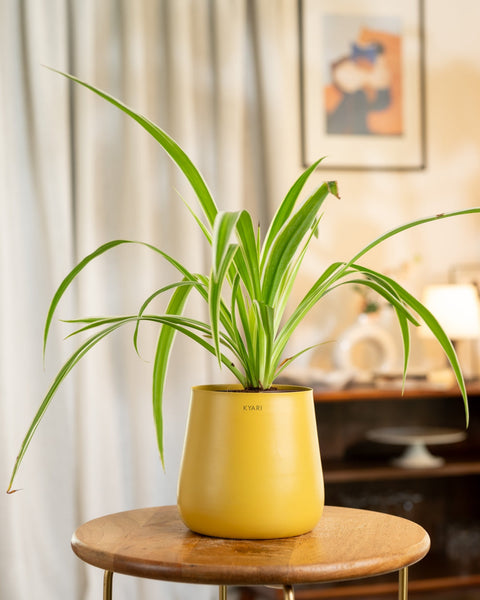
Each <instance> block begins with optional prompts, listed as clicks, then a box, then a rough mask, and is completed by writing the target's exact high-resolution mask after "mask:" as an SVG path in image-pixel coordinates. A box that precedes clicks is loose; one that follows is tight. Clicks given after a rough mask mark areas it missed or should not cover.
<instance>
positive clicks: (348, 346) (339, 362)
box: [333, 313, 397, 381]
mask: <svg viewBox="0 0 480 600" xmlns="http://www.w3.org/2000/svg"><path fill="white" fill-rule="evenodd" d="M377 320H378V319H377V318H376V315H368V314H364V313H362V314H361V315H360V316H359V317H358V319H357V321H356V322H355V323H354V324H353V325H352V326H351V327H349V328H348V329H346V330H345V331H344V332H343V334H342V335H341V336H340V337H339V338H338V340H337V343H336V344H335V348H334V351H333V360H334V363H335V366H336V367H337V368H338V369H341V370H342V371H347V372H351V373H353V374H354V376H355V379H356V380H357V381H369V380H370V379H372V378H373V375H374V374H381V373H389V372H391V371H392V370H393V369H394V368H395V365H396V359H397V350H396V347H395V343H394V341H393V339H392V337H391V336H390V334H389V333H388V331H387V330H386V329H384V328H383V327H382V326H381V325H380V324H379V323H378V322H377Z"/></svg>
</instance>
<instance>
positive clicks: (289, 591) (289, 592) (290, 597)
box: [283, 585, 295, 600]
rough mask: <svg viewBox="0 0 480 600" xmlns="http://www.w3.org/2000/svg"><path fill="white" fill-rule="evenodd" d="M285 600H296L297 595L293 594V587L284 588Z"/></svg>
mask: <svg viewBox="0 0 480 600" xmlns="http://www.w3.org/2000/svg"><path fill="white" fill-rule="evenodd" d="M283 600H295V594H294V593H293V586H292V585H284V586H283Z"/></svg>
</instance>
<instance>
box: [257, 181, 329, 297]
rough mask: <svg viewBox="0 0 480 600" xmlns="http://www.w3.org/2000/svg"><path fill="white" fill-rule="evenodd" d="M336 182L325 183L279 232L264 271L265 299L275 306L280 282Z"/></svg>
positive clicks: (263, 288)
mask: <svg viewBox="0 0 480 600" xmlns="http://www.w3.org/2000/svg"><path fill="white" fill-rule="evenodd" d="M334 191H336V188H335V187H333V184H330V183H324V184H323V185H322V186H321V187H320V188H318V190H316V192H315V193H314V194H312V196H310V198H309V199H308V200H307V201H306V202H305V204H303V206H302V207H301V208H300V209H299V210H298V211H297V212H296V213H295V214H294V215H293V216H292V217H291V218H290V220H289V221H288V222H287V223H286V224H285V226H284V227H283V229H282V230H281V231H280V233H279V234H278V235H277V236H276V238H275V241H274V243H273V244H272V247H271V249H270V252H269V255H268V257H267V260H266V263H265V269H264V273H263V287H262V292H263V299H264V300H265V302H266V303H267V304H269V305H271V306H273V305H274V304H275V302H276V299H277V292H278V286H279V284H280V281H281V279H282V277H283V274H284V273H285V271H286V270H287V269H288V267H289V265H290V261H291V260H292V259H293V257H294V256H295V254H296V252H297V250H298V247H299V246H300V244H301V242H302V240H303V238H304V236H305V234H306V233H307V231H308V230H309V229H310V227H311V226H312V224H313V223H315V220H316V218H317V213H318V211H319V209H320V207H321V205H322V204H323V201H324V200H325V198H326V197H327V195H328V194H329V193H330V192H332V193H334Z"/></svg>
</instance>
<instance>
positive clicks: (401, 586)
mask: <svg viewBox="0 0 480 600" xmlns="http://www.w3.org/2000/svg"><path fill="white" fill-rule="evenodd" d="M398 600H408V567H404V568H403V569H400V571H399V572H398Z"/></svg>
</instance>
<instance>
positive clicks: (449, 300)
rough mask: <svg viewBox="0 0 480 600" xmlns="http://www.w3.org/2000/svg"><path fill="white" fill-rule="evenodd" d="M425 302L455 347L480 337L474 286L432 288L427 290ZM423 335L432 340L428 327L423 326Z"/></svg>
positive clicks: (479, 312)
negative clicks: (462, 342)
mask: <svg viewBox="0 0 480 600" xmlns="http://www.w3.org/2000/svg"><path fill="white" fill-rule="evenodd" d="M423 303H424V305H425V306H426V307H427V308H428V309H429V310H430V311H431V312H432V314H433V315H434V316H435V317H436V318H437V320H438V322H439V323H440V325H441V326H442V327H443V329H444V331H445V333H446V334H447V335H448V337H449V338H450V340H451V341H452V343H453V344H454V345H456V344H457V342H460V341H463V340H476V339H478V338H479V337H480V310H479V298H478V293H477V290H476V288H475V286H473V285H470V284H443V285H429V286H427V287H426V288H425V290H424V293H423ZM421 332H422V335H423V337H425V338H428V337H432V338H433V334H432V333H431V331H430V329H428V327H426V326H424V327H422V328H421ZM456 350H457V348H456Z"/></svg>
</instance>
